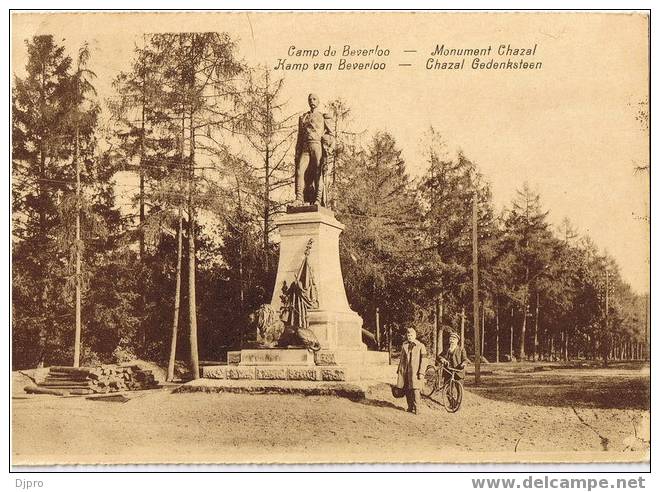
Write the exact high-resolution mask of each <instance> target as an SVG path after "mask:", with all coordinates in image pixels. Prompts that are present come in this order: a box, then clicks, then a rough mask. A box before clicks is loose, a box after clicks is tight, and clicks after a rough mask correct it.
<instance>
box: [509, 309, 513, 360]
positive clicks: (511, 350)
mask: <svg viewBox="0 0 660 492" xmlns="http://www.w3.org/2000/svg"><path fill="white" fill-rule="evenodd" d="M509 359H510V360H511V361H513V306H511V330H510V333H509Z"/></svg>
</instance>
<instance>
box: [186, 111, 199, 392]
mask: <svg viewBox="0 0 660 492" xmlns="http://www.w3.org/2000/svg"><path fill="white" fill-rule="evenodd" d="M194 186H195V126H194V122H193V115H192V111H191V113H190V182H189V184H188V314H189V318H190V365H191V366H192V367H191V369H192V376H193V379H199V355H198V352H197V296H196V293H195V204H194V194H195V192H194Z"/></svg>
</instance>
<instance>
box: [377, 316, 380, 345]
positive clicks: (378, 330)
mask: <svg viewBox="0 0 660 492" xmlns="http://www.w3.org/2000/svg"><path fill="white" fill-rule="evenodd" d="M376 346H377V347H378V350H380V308H378V307H376Z"/></svg>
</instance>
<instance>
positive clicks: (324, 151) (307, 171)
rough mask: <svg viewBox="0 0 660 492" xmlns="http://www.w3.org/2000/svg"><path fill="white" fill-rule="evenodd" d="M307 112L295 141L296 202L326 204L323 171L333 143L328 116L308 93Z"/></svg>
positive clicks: (301, 121) (300, 123)
mask: <svg viewBox="0 0 660 492" xmlns="http://www.w3.org/2000/svg"><path fill="white" fill-rule="evenodd" d="M307 102H308V104H309V111H308V112H306V113H305V114H303V115H302V116H301V117H300V118H299V119H298V139H297V141H296V158H295V163H296V185H295V186H296V187H295V190H296V201H295V202H294V204H295V205H302V204H303V203H309V204H318V205H322V206H326V204H327V203H326V202H327V196H326V187H325V173H326V170H327V165H328V164H327V163H328V154H329V152H330V150H331V148H332V145H333V144H334V138H333V137H334V135H333V133H332V122H331V118H330V115H328V114H322V113H320V112H319V111H317V108H318V105H319V98H318V96H316V95H315V94H310V95H309V97H308V98H307Z"/></svg>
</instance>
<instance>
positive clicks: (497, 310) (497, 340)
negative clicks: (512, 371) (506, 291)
mask: <svg viewBox="0 0 660 492" xmlns="http://www.w3.org/2000/svg"><path fill="white" fill-rule="evenodd" d="M499 361H500V299H499V297H498V298H497V306H496V307H495V362H499Z"/></svg>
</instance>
